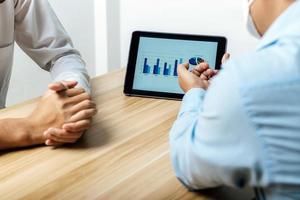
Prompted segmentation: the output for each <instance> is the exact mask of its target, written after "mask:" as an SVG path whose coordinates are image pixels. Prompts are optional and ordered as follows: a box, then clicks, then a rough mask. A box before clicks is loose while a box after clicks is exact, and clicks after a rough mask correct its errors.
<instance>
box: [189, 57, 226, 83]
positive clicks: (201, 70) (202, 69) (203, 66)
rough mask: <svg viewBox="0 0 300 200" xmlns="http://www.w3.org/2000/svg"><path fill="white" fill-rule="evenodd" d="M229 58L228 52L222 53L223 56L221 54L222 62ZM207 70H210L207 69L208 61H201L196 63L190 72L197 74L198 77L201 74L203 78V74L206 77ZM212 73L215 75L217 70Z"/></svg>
mask: <svg viewBox="0 0 300 200" xmlns="http://www.w3.org/2000/svg"><path fill="white" fill-rule="evenodd" d="M229 59H230V54H229V53H226V54H224V56H223V58H222V64H224V63H226V62H227V61H228V60H229ZM207 70H211V69H209V65H208V63H206V62H203V63H200V64H199V65H197V66H196V67H195V68H194V69H193V70H192V72H193V74H195V75H196V76H199V77H201V76H202V78H204V77H203V76H206V77H207V75H208V74H210V73H208V74H207ZM214 74H215V75H217V74H218V70H215V73H214ZM207 78H209V79H210V78H213V77H207Z"/></svg>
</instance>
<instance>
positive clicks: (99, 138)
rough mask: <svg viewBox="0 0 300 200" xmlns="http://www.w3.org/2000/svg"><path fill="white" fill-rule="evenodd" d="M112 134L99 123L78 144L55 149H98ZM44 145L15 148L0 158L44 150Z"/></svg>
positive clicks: (4, 152) (3, 153)
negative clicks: (11, 154)
mask: <svg viewBox="0 0 300 200" xmlns="http://www.w3.org/2000/svg"><path fill="white" fill-rule="evenodd" d="M110 137H111V136H110V134H109V132H108V131H107V128H106V127H105V126H104V125H103V124H101V123H97V126H93V127H91V129H90V130H89V131H87V133H85V135H84V136H83V137H82V138H81V139H80V140H78V142H77V143H76V144H65V145H63V146H60V147H53V149H70V150H72V149H76V150H77V149H90V148H97V147H101V146H103V145H105V144H107V143H109V141H110ZM43 147H44V145H36V146H31V147H22V148H15V149H9V150H3V151H0V156H4V155H7V154H9V153H12V152H18V151H27V150H28V151H30V150H32V149H36V148H43Z"/></svg>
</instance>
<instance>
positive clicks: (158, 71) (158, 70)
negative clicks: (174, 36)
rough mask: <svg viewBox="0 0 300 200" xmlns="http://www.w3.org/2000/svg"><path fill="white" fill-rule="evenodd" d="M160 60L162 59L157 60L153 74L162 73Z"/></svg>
mask: <svg viewBox="0 0 300 200" xmlns="http://www.w3.org/2000/svg"><path fill="white" fill-rule="evenodd" d="M159 62H160V59H159V58H158V59H157V61H156V65H154V68H153V74H155V75H159V74H160V67H159Z"/></svg>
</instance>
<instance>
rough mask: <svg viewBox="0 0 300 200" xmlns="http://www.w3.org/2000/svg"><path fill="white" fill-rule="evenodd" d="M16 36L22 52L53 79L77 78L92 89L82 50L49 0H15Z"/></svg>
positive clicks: (80, 84)
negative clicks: (78, 49) (61, 21)
mask: <svg viewBox="0 0 300 200" xmlns="http://www.w3.org/2000/svg"><path fill="white" fill-rule="evenodd" d="M15 2H16V5H15V39H16V42H17V43H18V45H19V46H20V47H21V48H22V49H23V51H24V52H25V53H26V54H27V55H29V56H30V57H31V58H32V59H33V60H34V61H35V62H36V63H37V64H38V65H39V66H40V67H41V68H42V69H44V70H47V71H50V72H51V75H52V78H53V80H54V81H62V80H76V81H78V83H79V86H80V87H83V88H84V89H85V90H87V91H88V92H89V91H90V84H89V76H88V73H87V70H86V67H85V62H84V61H83V59H82V57H81V55H80V53H79V52H78V51H77V50H76V49H75V48H74V47H73V44H72V41H71V38H70V37H69V35H68V34H67V32H66V31H65V29H64V28H63V26H62V24H61V23H60V21H59V20H58V18H57V17H56V15H55V13H54V11H53V10H52V8H51V6H50V4H49V3H48V1H47V0H16V1H15Z"/></svg>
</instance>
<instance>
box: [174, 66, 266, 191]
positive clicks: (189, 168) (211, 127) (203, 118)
mask: <svg viewBox="0 0 300 200" xmlns="http://www.w3.org/2000/svg"><path fill="white" fill-rule="evenodd" d="M170 146H171V158H172V163H173V168H174V171H175V173H176V176H177V177H178V179H179V180H180V181H181V182H182V183H183V184H184V185H185V186H186V187H188V188H189V189H191V190H194V189H196V190H197V189H205V188H211V187H217V186H221V185H228V186H236V187H244V186H246V185H251V184H257V182H258V178H260V177H258V176H257V174H258V173H260V174H261V173H262V171H261V170H262V169H261V168H262V167H261V157H260V149H261V147H260V143H259V140H258V138H257V136H256V134H255V129H254V127H253V126H252V125H251V123H250V122H249V119H248V116H247V115H246V113H245V112H244V109H243V106H242V104H241V102H240V97H239V93H238V89H237V87H236V83H235V82H234V80H233V78H232V73H231V72H230V69H226V70H224V71H222V72H221V73H220V75H218V77H217V78H216V79H215V80H213V82H212V85H211V87H210V89H209V90H208V91H207V92H205V91H204V90H202V89H192V90H190V91H189V92H188V93H187V94H186V95H185V97H184V99H183V102H182V107H181V110H180V113H179V115H178V119H177V120H176V121H175V123H174V125H173V127H172V129H171V132H170ZM245 155H247V156H245Z"/></svg>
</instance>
